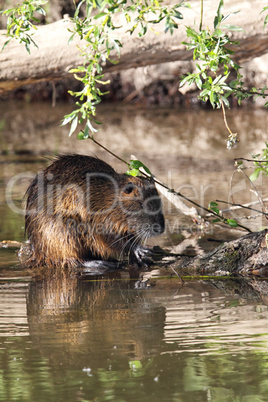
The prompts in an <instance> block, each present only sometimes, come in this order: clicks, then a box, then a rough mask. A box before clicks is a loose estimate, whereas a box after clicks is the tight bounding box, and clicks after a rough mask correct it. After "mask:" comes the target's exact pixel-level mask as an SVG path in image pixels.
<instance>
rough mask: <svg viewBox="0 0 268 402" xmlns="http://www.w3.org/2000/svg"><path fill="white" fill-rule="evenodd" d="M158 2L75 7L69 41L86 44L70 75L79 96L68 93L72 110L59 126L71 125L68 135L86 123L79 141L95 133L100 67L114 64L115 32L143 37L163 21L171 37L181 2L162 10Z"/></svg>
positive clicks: (105, 1)
mask: <svg viewBox="0 0 268 402" xmlns="http://www.w3.org/2000/svg"><path fill="white" fill-rule="evenodd" d="M83 3H86V15H87V17H86V18H84V19H81V18H79V10H80V7H81V6H82V4H83ZM162 3H163V2H162V0H160V1H158V0H150V1H134V0H131V2H128V1H127V0H123V1H120V0H117V1H114V0H103V1H96V2H95V1H94V2H91V1H86V2H85V0H83V1H81V2H80V3H79V5H78V7H77V9H76V13H75V15H74V19H73V20H74V23H75V29H74V30H73V32H72V35H71V37H70V41H71V40H72V39H73V38H74V36H75V35H79V37H80V39H83V40H84V41H85V42H86V43H87V44H86V47H85V49H81V53H82V55H83V57H84V63H83V66H80V67H78V68H76V69H72V70H71V71H70V72H71V73H73V74H74V75H75V78H76V79H78V80H79V81H81V82H82V83H83V89H82V91H80V92H71V95H73V96H74V97H76V98H77V102H76V109H75V110H74V111H73V112H71V113H70V114H69V115H67V116H65V119H64V120H63V123H62V124H63V125H65V124H67V123H70V122H71V128H70V135H71V134H72V133H73V132H74V131H75V130H76V128H77V125H78V123H83V122H86V127H85V130H84V136H83V135H82V134H81V132H80V133H79V138H80V139H82V138H84V139H86V138H88V136H89V132H93V133H94V132H96V131H97V130H96V129H95V128H94V127H93V125H92V122H94V123H96V124H98V123H99V122H98V121H96V119H95V114H96V106H97V104H98V103H100V102H101V96H102V95H104V94H105V92H102V90H101V89H100V85H102V86H105V84H107V83H108V82H105V81H103V74H102V72H103V67H104V65H105V63H106V62H107V61H109V62H110V63H115V61H114V60H113V59H111V57H110V55H111V51H116V52H117V54H118V55H119V54H120V47H122V43H121V42H120V40H119V39H118V38H117V37H116V31H117V30H118V29H122V25H123V26H124V27H126V31H127V32H129V34H130V35H131V34H133V32H134V31H136V30H137V31H138V35H139V36H140V37H141V36H143V35H145V34H146V32H147V30H148V28H149V27H150V28H151V29H152V25H154V24H158V23H159V22H160V21H163V20H164V21H165V32H170V33H171V34H173V31H174V29H177V28H178V22H177V21H178V20H181V19H182V18H183V16H182V14H181V13H180V12H179V8H180V7H182V6H183V5H185V4H184V1H181V2H180V3H178V4H176V5H174V6H166V5H163V4H162ZM118 15H120V16H121V18H122V16H123V23H122V24H121V25H120V24H119V23H118V21H117V20H118V18H117V16H118Z"/></svg>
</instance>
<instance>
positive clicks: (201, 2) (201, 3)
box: [199, 0, 204, 32]
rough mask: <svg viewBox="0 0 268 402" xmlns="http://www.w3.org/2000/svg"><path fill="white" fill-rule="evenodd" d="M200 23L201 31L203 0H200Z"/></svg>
mask: <svg viewBox="0 0 268 402" xmlns="http://www.w3.org/2000/svg"><path fill="white" fill-rule="evenodd" d="M200 7H201V10H200V24H199V31H200V32H201V31H202V25H203V14H204V2H203V0H200Z"/></svg>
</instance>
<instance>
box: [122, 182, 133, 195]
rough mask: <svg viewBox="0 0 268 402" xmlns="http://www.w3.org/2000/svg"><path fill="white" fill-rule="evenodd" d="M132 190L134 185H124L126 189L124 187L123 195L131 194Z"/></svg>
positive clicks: (130, 183)
mask: <svg viewBox="0 0 268 402" xmlns="http://www.w3.org/2000/svg"><path fill="white" fill-rule="evenodd" d="M134 188H135V186H134V184H133V183H132V182H131V181H130V182H129V183H128V184H127V185H126V187H125V189H124V193H125V194H130V193H132V191H133V190H134Z"/></svg>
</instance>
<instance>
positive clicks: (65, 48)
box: [0, 0, 268, 92]
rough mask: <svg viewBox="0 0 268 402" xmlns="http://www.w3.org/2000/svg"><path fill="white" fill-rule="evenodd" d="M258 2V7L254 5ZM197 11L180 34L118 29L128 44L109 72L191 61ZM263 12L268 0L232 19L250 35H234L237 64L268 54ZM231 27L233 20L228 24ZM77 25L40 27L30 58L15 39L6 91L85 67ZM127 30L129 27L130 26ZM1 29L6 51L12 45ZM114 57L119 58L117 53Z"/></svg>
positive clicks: (207, 19) (208, 9) (7, 54)
mask: <svg viewBox="0 0 268 402" xmlns="http://www.w3.org/2000/svg"><path fill="white" fill-rule="evenodd" d="M253 3H254V7H253ZM191 5H192V9H190V10H188V9H186V8H185V9H184V8H183V9H181V11H182V13H183V16H184V19H183V20H182V24H181V26H180V28H179V29H178V30H176V31H175V32H174V35H173V36H171V35H169V34H164V33H160V34H159V35H157V34H156V33H154V32H151V31H148V33H147V34H146V35H145V36H144V37H143V38H139V37H138V36H137V34H134V35H132V36H130V35H129V34H128V33H124V31H123V30H122V29H121V30H118V32H117V35H118V37H119V39H120V40H121V41H122V43H123V48H122V50H121V55H120V60H119V63H118V64H115V65H114V64H111V63H108V64H107V65H106V66H105V68H104V71H105V72H113V71H120V70H125V69H129V68H133V67H135V68H136V67H141V66H148V65H153V64H159V63H166V62H172V61H187V60H190V59H191V58H192V54H191V52H189V51H187V50H186V47H185V46H184V45H182V43H181V42H182V41H184V40H187V38H186V34H185V28H184V25H186V26H188V25H189V26H193V25H194V21H197V23H198V21H199V18H200V16H199V13H200V2H199V1H192V2H191ZM240 5H241V2H240V1H236V0H226V1H225V10H226V12H227V11H228V12H229V11H236V10H239V9H240ZM204 7H205V14H204V23H203V25H204V26H210V27H212V26H213V20H214V17H215V14H216V10H217V7H218V2H217V1H215V0H207V1H206V2H205V4H204ZM262 8H263V1H260V0H257V1H254V2H253V1H250V0H247V1H244V2H243V9H242V10H241V12H240V13H238V14H235V15H233V16H232V17H231V18H230V24H234V25H239V26H241V27H242V28H244V31H243V32H242V33H241V32H233V35H232V39H233V40H239V41H240V45H239V46H238V47H236V48H235V60H236V61H237V62H238V63H242V62H245V61H247V60H249V59H253V58H255V57H258V56H260V55H263V54H265V53H268V41H267V35H266V34H265V33H264V30H263V18H264V17H265V14H261V16H262V19H261V18H260V15H259V14H260V11H261V10H262ZM227 22H228V23H229V20H228V21H227ZM72 26H73V25H72V23H71V22H70V21H68V20H61V21H58V22H55V23H51V24H48V25H45V26H40V27H38V30H37V32H36V33H35V34H34V36H33V38H34V40H35V42H36V43H37V44H38V48H35V47H34V46H33V45H32V46H31V54H30V55H29V54H28V53H27V52H26V50H25V47H24V45H23V44H20V43H18V41H16V40H12V41H11V42H10V43H9V44H8V45H7V46H6V47H5V48H4V50H3V51H2V52H1V53H0V63H1V70H0V92H5V91H10V90H13V89H15V88H18V87H20V86H23V85H26V84H32V83H37V82H40V81H47V80H58V79H61V78H65V77H66V76H68V75H69V73H68V71H69V70H70V69H71V68H73V67H75V66H77V65H80V64H82V63H83V59H82V58H81V55H80V51H79V49H78V46H80V47H82V46H83V45H84V44H83V42H82V41H80V40H79V38H75V39H74V41H73V42H72V43H71V44H69V45H68V39H69V37H70V35H71V33H70V32H69V30H71V29H72ZM124 30H126V27H124ZM156 30H157V31H158V32H163V31H164V27H163V24H159V25H157V26H156ZM4 33H5V32H4V31H0V48H2V47H3V44H4V43H5V41H6V39H7V38H6V37H5V36H4V35H3V34H4ZM112 58H114V59H117V58H118V57H117V55H116V54H114V55H113V56H112Z"/></svg>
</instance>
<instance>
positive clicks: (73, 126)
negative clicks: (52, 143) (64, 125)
mask: <svg viewBox="0 0 268 402" xmlns="http://www.w3.org/2000/svg"><path fill="white" fill-rule="evenodd" d="M77 124H78V116H75V118H74V119H73V121H72V124H71V128H70V131H69V137H70V136H71V135H72V134H73V132H74V131H75V130H76V127H77Z"/></svg>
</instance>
